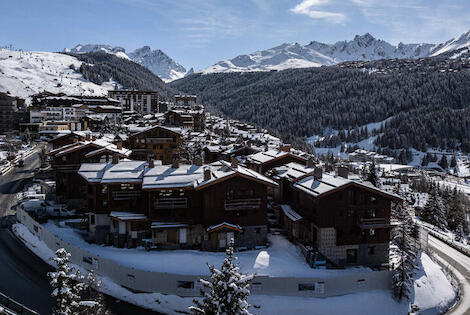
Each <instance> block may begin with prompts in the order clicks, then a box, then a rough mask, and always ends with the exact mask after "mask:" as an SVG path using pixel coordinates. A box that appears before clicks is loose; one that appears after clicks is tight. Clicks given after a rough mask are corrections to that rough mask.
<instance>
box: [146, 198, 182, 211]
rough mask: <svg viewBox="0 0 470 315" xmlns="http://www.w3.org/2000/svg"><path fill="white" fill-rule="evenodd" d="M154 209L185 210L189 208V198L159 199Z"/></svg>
mask: <svg viewBox="0 0 470 315" xmlns="http://www.w3.org/2000/svg"><path fill="white" fill-rule="evenodd" d="M154 207H155V209H157V210H161V209H185V208H187V207H188V198H158V199H155V202H154Z"/></svg>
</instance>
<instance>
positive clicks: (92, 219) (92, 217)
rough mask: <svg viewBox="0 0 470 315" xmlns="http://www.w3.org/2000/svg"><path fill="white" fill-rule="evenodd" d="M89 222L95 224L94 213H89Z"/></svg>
mask: <svg viewBox="0 0 470 315" xmlns="http://www.w3.org/2000/svg"><path fill="white" fill-rule="evenodd" d="M90 224H91V225H95V215H94V214H91V215H90Z"/></svg>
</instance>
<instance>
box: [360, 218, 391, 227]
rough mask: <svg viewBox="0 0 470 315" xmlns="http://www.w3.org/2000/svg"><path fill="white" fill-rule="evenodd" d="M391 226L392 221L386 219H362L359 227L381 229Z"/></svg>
mask: <svg viewBox="0 0 470 315" xmlns="http://www.w3.org/2000/svg"><path fill="white" fill-rule="evenodd" d="M389 225H390V221H389V220H387V219H386V218H361V219H360V220H359V226H360V227H361V228H364V229H367V228H381V227H387V226H389Z"/></svg>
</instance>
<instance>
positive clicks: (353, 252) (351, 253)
mask: <svg viewBox="0 0 470 315" xmlns="http://www.w3.org/2000/svg"><path fill="white" fill-rule="evenodd" d="M346 262H347V263H348V264H356V263H357V249H348V250H346Z"/></svg>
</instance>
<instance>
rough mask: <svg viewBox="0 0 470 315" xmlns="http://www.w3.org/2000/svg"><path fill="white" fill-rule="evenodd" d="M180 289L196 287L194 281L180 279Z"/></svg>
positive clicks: (178, 286) (178, 284)
mask: <svg viewBox="0 0 470 315" xmlns="http://www.w3.org/2000/svg"><path fill="white" fill-rule="evenodd" d="M177 288H178V289H194V281H178V283H177Z"/></svg>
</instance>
